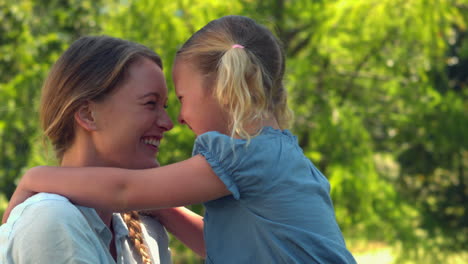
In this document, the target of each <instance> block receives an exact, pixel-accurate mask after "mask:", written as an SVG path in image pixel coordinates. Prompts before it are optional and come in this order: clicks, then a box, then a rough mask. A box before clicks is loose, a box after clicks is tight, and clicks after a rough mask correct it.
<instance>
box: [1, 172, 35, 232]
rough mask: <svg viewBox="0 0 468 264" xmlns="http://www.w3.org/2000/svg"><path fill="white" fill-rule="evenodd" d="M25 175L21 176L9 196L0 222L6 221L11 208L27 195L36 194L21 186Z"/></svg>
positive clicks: (26, 197) (22, 200) (27, 196)
mask: <svg viewBox="0 0 468 264" xmlns="http://www.w3.org/2000/svg"><path fill="white" fill-rule="evenodd" d="M25 176H26V175H25ZM25 176H23V177H22V179H21V181H20V183H19V184H18V187H16V190H15V192H14V193H13V196H11V199H10V202H9V203H8V207H7V209H6V210H5V213H4V214H3V218H2V224H4V223H6V221H7V219H8V216H9V215H10V213H11V210H13V208H15V207H16V206H17V205H18V204H20V203H22V202H24V201H25V200H26V199H28V198H29V197H31V196H33V195H35V194H36V192H33V191H30V190H27V189H25V188H24V187H23V185H24V184H22V182H23V180H24V178H25Z"/></svg>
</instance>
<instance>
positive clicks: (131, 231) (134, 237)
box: [121, 211, 152, 264]
mask: <svg viewBox="0 0 468 264" xmlns="http://www.w3.org/2000/svg"><path fill="white" fill-rule="evenodd" d="M121 215H122V217H123V220H124V222H125V224H126V225H127V227H128V236H129V238H130V241H131V242H132V243H133V245H134V246H135V248H136V250H137V251H138V254H140V256H141V260H142V263H143V264H151V263H152V262H151V257H150V255H149V253H148V247H147V246H146V245H145V242H144V238H143V235H142V232H141V221H140V216H139V214H138V212H136V211H131V212H127V213H122V214H121Z"/></svg>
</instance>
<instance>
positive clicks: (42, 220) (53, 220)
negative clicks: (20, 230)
mask: <svg viewBox="0 0 468 264" xmlns="http://www.w3.org/2000/svg"><path fill="white" fill-rule="evenodd" d="M81 219H83V220H84V218H83V216H82V214H81V212H80V210H79V209H78V208H77V207H76V206H75V205H74V204H72V203H71V202H70V201H69V200H68V199H67V198H65V197H63V196H60V195H57V194H51V193H38V194H36V195H34V196H31V197H30V198H28V199H27V200H26V201H24V202H23V203H21V204H19V205H18V206H17V207H16V208H14V209H13V210H12V212H11V214H10V217H9V219H8V222H7V223H8V224H14V225H15V226H16V227H20V226H23V225H26V226H29V227H30V228H35V227H38V228H39V227H40V228H45V227H47V226H51V225H56V226H58V225H60V223H66V225H67V226H69V225H73V223H77V222H79V221H80V220H81Z"/></svg>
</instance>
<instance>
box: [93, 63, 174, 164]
mask: <svg viewBox="0 0 468 264" xmlns="http://www.w3.org/2000/svg"><path fill="white" fill-rule="evenodd" d="M166 102H167V88H166V82H165V80H164V75H163V73H162V71H161V69H160V68H159V66H158V65H156V64H155V63H154V62H153V61H151V60H149V59H146V58H142V59H139V60H138V61H136V62H135V63H133V64H132V65H131V66H130V67H129V69H128V72H127V76H126V78H125V79H124V81H123V83H121V84H119V85H118V87H116V90H115V91H114V92H113V93H112V94H110V95H109V96H108V97H107V98H106V99H104V101H102V102H94V103H91V104H92V105H91V107H92V109H93V117H94V120H95V123H96V129H95V131H93V132H92V133H91V136H92V140H93V143H94V144H95V148H96V151H97V153H98V156H99V157H100V158H101V160H102V161H103V162H104V163H105V164H102V165H103V166H106V165H108V166H115V167H125V168H134V169H142V168H150V167H155V166H158V165H159V164H158V162H157V160H156V154H157V153H158V151H159V142H160V140H161V139H162V138H163V134H164V133H165V132H166V131H168V130H170V129H171V128H172V127H173V124H172V121H171V119H170V118H169V116H168V114H167V112H166V110H165V105H166Z"/></svg>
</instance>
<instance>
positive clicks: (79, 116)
mask: <svg viewBox="0 0 468 264" xmlns="http://www.w3.org/2000/svg"><path fill="white" fill-rule="evenodd" d="M75 121H76V123H78V125H79V126H81V127H82V128H83V129H85V130H86V131H95V130H97V125H96V118H95V115H94V112H93V109H92V105H91V104H90V103H89V102H86V103H84V104H83V105H81V106H80V107H79V108H78V110H77V111H76V112H75Z"/></svg>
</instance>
